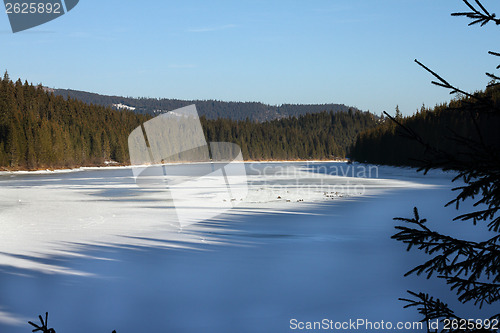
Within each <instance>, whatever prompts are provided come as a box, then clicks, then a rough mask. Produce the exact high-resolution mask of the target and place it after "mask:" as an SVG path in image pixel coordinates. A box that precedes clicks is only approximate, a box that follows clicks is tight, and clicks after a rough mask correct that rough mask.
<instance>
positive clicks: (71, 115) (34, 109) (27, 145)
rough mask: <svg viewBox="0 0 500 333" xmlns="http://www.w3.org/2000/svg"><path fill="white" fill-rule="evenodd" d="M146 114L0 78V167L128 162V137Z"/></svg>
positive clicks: (6, 77) (65, 165) (24, 167)
mask: <svg viewBox="0 0 500 333" xmlns="http://www.w3.org/2000/svg"><path fill="white" fill-rule="evenodd" d="M147 119H148V118H147V117H146V116H143V115H137V114H135V113H132V112H127V111H116V110H112V109H111V108H106V107H102V106H89V105H88V104H85V103H83V102H80V101H77V100H74V99H68V100H65V99H64V98H62V97H61V96H54V95H53V94H51V93H47V92H46V91H45V90H44V89H43V88H42V87H41V86H32V85H29V84H28V83H27V82H25V83H24V84H23V83H22V82H21V81H20V80H18V81H17V82H15V83H13V82H12V81H11V80H10V79H9V78H8V75H7V74H6V75H4V77H3V79H2V81H1V82H0V166H1V167H9V168H13V169H37V168H45V167H73V166H78V165H97V164H102V163H103V162H104V161H105V160H114V161H117V162H119V163H127V161H128V147H127V137H128V134H129V133H130V131H132V130H133V129H134V128H135V127H137V126H139V125H140V124H141V123H142V122H143V121H145V120H147Z"/></svg>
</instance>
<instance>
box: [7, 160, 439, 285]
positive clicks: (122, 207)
mask: <svg viewBox="0 0 500 333" xmlns="http://www.w3.org/2000/svg"><path fill="white" fill-rule="evenodd" d="M323 164H324V163H323ZM323 164H322V165H323ZM311 166H312V167H311ZM178 167H179V168H185V166H183V165H178ZM247 170H248V175H247V183H248V194H247V195H246V196H237V194H234V197H232V198H231V199H230V200H231V201H232V202H231V204H232V205H236V208H234V209H232V210H228V211H227V212H226V214H225V215H223V216H219V217H218V218H216V219H215V221H217V220H219V221H221V220H224V219H228V216H230V215H231V214H236V215H239V214H243V215H246V214H262V213H264V214H265V213H269V212H274V213H277V212H278V213H279V212H287V213H293V212H295V213H297V214H302V213H304V212H306V211H307V212H309V213H313V212H312V211H311V207H313V206H314V204H318V203H324V202H327V201H331V200H336V199H344V198H355V197H359V196H363V195H377V194H378V193H380V192H381V191H387V190H390V189H394V188H418V187H420V188H425V187H429V186H431V185H428V184H424V183H419V182H415V181H410V180H397V179H386V178H365V177H352V176H351V177H346V176H342V175H338V174H339V173H338V172H337V173H334V174H332V173H326V172H325V173H321V172H320V173H318V170H317V169H315V167H314V164H307V165H306V166H304V164H303V163H302V164H300V163H297V164H295V163H285V164H276V163H273V164H270V163H253V164H250V165H249V167H248V166H247ZM73 171H75V170H58V171H50V172H48V171H37V172H15V173H3V174H2V175H1V176H0V224H1V228H2V232H1V233H0V265H6V266H12V267H17V268H23V269H32V270H37V271H43V272H52V273H60V274H76V275H89V274H91V273H89V272H83V271H76V270H68V269H66V268H64V267H62V266H60V265H57V264H54V263H52V264H49V263H47V262H45V261H43V260H40V259H43V258H49V257H51V256H54V255H68V256H80V255H81V253H80V252H81V251H79V250H80V249H81V248H82V247H85V246H88V245H108V246H109V245H111V246H117V247H126V246H134V245H145V246H162V247H184V248H189V247H190V245H189V244H198V243H200V242H206V243H217V242H218V240H217V239H216V238H215V237H210V236H203V237H200V236H199V233H197V230H198V229H199V226H198V225H197V224H192V225H189V226H188V227H187V228H186V229H184V230H180V229H179V224H178V223H177V213H178V212H179V210H184V211H187V212H189V213H190V214H192V215H193V218H194V220H197V219H198V217H199V216H201V217H203V216H204V215H207V211H210V210H211V209H213V207H214V205H215V206H217V205H224V204H226V203H225V202H224V201H226V200H228V199H227V197H226V195H227V192H226V189H225V188H223V187H221V188H217V187H211V188H209V190H207V191H206V192H200V194H199V195H198V196H190V197H184V198H183V199H182V200H177V201H175V205H174V203H173V200H172V197H171V193H169V191H167V190H165V189H164V188H140V187H138V186H137V185H136V183H135V182H134V179H133V177H132V172H131V170H130V167H106V168H82V169H78V171H79V172H73ZM344 173H345V172H344ZM353 175H354V174H353ZM234 177H238V176H234ZM170 178H171V179H170V180H171V181H173V182H174V183H175V181H176V179H178V178H181V176H171V177H170ZM233 182H235V183H237V180H233ZM189 184H191V186H193V187H203V186H202V185H203V184H200V183H197V182H192V183H189ZM241 185H242V186H243V185H245V184H243V183H242V184H241ZM190 190H191V189H190ZM311 205H312V206H311ZM208 215H209V214H208ZM208 215H207V216H208ZM195 217H196V218H195ZM229 218H230V217H229ZM204 230H205V231H206V230H207V229H206V227H204Z"/></svg>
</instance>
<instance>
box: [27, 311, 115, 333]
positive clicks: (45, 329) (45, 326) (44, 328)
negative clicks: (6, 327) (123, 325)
mask: <svg viewBox="0 0 500 333" xmlns="http://www.w3.org/2000/svg"><path fill="white" fill-rule="evenodd" d="M38 319H40V323H41V324H42V326H39V325H37V324H35V323H33V322H31V321H28V324H30V325H31V326H33V327H35V329H33V330H32V332H38V331H42V333H56V331H55V330H54V329H53V328H48V320H49V313H48V312H45V321H44V320H43V318H42V316H41V315H40V316H38ZM111 333H116V331H115V330H113V332H111Z"/></svg>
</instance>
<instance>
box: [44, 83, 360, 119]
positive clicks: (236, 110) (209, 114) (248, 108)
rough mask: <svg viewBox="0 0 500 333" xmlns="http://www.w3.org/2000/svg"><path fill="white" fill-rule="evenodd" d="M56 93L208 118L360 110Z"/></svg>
mask: <svg viewBox="0 0 500 333" xmlns="http://www.w3.org/2000/svg"><path fill="white" fill-rule="evenodd" d="M47 90H48V91H51V92H53V93H54V94H55V95H61V96H63V97H64V98H67V97H72V98H75V99H78V100H80V101H82V102H85V103H88V104H95V105H102V106H111V107H113V106H114V107H115V108H117V107H118V108H119V107H122V108H126V107H129V108H133V111H134V112H137V113H142V114H149V115H153V116H154V115H158V114H159V113H160V112H165V111H171V110H175V109H178V108H181V107H184V106H187V105H191V104H196V108H197V109H198V113H199V114H200V116H205V117H206V118H207V119H218V118H226V119H232V120H246V119H247V118H248V119H249V120H253V121H259V122H263V121H270V120H274V119H281V118H288V117H291V116H295V117H298V116H300V115H304V114H308V113H318V112H322V111H333V112H347V111H349V109H353V110H357V109H356V108H354V107H348V106H345V105H343V104H308V105H304V104H283V105H280V106H274V105H267V104H263V103H258V102H223V101H216V100H189V101H188V100H179V99H168V98H163V99H157V98H131V97H120V96H106V95H100V94H95V93H89V92H85V91H78V90H70V89H49V88H47Z"/></svg>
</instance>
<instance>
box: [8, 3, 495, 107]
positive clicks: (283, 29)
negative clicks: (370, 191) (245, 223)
mask: <svg viewBox="0 0 500 333" xmlns="http://www.w3.org/2000/svg"><path fill="white" fill-rule="evenodd" d="M483 3H484V4H485V5H487V6H488V5H490V8H491V9H492V11H495V10H496V9H497V8H494V7H495V5H496V7H498V8H500V7H499V6H498V4H496V2H495V1H493V0H485V1H484V2H483ZM465 9H466V8H465V5H464V4H463V3H462V1H461V0H439V1H436V0H376V1H375V0H350V1H347V0H345V1H344V0H342V1H335V0H329V1H320V0H311V1H303V0H302V1H293V0H289V1H273V0H267V1H260V0H252V1H246V0H240V1H194V0H185V1H182V2H181V1H175V2H174V1H156V0H150V1H147V2H146V1H123V0H122V1H116V0H105V1H96V0H80V3H79V4H78V5H77V6H76V7H75V8H74V9H73V10H72V11H70V12H69V13H67V14H66V15H64V16H62V17H60V18H58V19H56V20H54V21H51V22H49V23H46V24H44V25H42V26H39V27H36V28H33V29H30V30H27V31H25V32H19V33H16V34H13V33H12V32H11V31H10V26H9V22H8V19H7V15H6V14H3V13H2V14H0V39H1V45H2V52H1V54H0V70H1V71H2V72H3V71H4V70H5V69H7V70H8V71H9V74H10V76H11V78H18V77H21V78H22V79H23V80H25V79H26V80H28V82H33V83H35V84H37V83H40V82H41V83H43V84H44V85H47V86H49V87H55V88H71V89H79V90H85V91H91V92H97V93H102V94H114V95H123V96H133V97H159V98H180V99H218V100H226V101H259V102H264V103H268V104H282V103H343V104H347V105H353V106H356V107H359V108H361V109H363V110H370V111H372V112H374V113H377V114H379V113H380V112H382V111H383V110H387V111H389V112H393V111H394V108H395V106H396V105H399V107H400V109H401V111H402V112H403V113H405V114H411V113H413V112H414V111H415V110H416V109H418V108H420V106H421V105H422V103H425V104H426V105H427V106H433V105H435V104H436V103H440V102H445V101H448V100H449V99H450V97H451V96H450V95H449V94H448V92H447V91H446V90H444V89H440V88H438V87H434V86H432V85H431V84H430V81H431V79H432V77H431V76H430V74H428V73H426V72H425V71H424V70H422V69H421V68H420V67H418V66H417V65H416V64H415V63H414V62H413V59H415V58H418V59H419V60H420V61H422V62H424V63H425V64H426V65H428V66H429V67H431V68H433V69H435V70H436V71H438V72H439V73H440V74H442V76H444V77H446V78H447V79H449V81H450V82H453V83H455V84H457V85H458V86H459V87H460V88H462V89H464V90H467V91H474V90H478V89H482V88H484V86H485V85H486V83H487V82H488V79H487V78H486V76H485V75H484V72H486V71H493V70H494V68H495V66H496V65H497V62H498V61H500V60H499V59H495V58H494V57H492V56H489V55H488V54H487V52H488V51H489V50H493V51H500V49H498V48H497V49H495V47H497V45H496V43H494V42H493V41H496V40H498V36H499V32H500V31H499V30H498V28H497V27H496V26H494V25H488V26H486V27H483V28H479V27H467V23H469V21H467V20H466V19H465V18H456V17H451V16H450V13H451V12H454V11H463V10H465Z"/></svg>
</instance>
